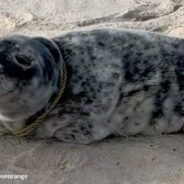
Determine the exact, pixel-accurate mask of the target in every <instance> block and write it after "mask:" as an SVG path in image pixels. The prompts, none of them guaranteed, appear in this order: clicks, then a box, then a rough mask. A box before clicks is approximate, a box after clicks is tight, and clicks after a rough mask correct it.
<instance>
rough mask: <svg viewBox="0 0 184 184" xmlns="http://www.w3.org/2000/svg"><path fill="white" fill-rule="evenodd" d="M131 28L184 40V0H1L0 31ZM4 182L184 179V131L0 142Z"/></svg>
mask: <svg viewBox="0 0 184 184" xmlns="http://www.w3.org/2000/svg"><path fill="white" fill-rule="evenodd" d="M94 28H99V29H101V28H120V29H122V28H131V29H141V30H151V31H156V32H163V33H165V34H167V35H171V36H177V37H184V0H152V1H151V0H0V36H4V35H7V34H15V33H16V34H17V33H18V34H25V35H29V36H46V37H49V38H50V37H54V36H56V35H57V36H58V35H60V34H62V33H64V32H68V31H72V30H86V29H94ZM2 174H18V175H24V174H27V175H28V179H25V180H20V179H16V180H15V179H6V180H3V179H0V183H2V184H4V183H7V184H9V183H10V184H11V183H12V184H18V183H26V184H36V183H39V184H52V183H53V184H184V135H177V134H175V135H168V136H161V137H151V138H150V137H129V138H114V139H113V140H112V139H108V140H104V141H102V142H100V143H98V144H94V145H88V146H84V145H73V144H64V143H61V142H56V141H54V140H29V141H28V140H24V139H20V140H17V139H15V138H3V139H0V175H2Z"/></svg>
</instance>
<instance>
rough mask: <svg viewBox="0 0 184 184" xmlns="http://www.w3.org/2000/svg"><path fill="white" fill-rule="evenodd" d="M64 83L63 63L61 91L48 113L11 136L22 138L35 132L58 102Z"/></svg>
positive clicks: (65, 72)
mask: <svg viewBox="0 0 184 184" xmlns="http://www.w3.org/2000/svg"><path fill="white" fill-rule="evenodd" d="M66 82H67V69H66V65H65V63H63V77H62V80H61V82H60V86H61V89H60V91H59V93H58V95H57V97H56V98H55V100H54V102H53V103H52V104H51V106H50V107H49V109H48V111H47V112H46V113H45V114H43V115H42V116H41V117H39V118H38V119H36V120H35V121H34V122H33V123H31V124H30V125H28V126H26V127H24V128H22V129H20V130H17V131H14V132H13V133H12V134H13V135H15V136H17V137H24V136H27V135H29V134H30V133H31V132H32V131H33V130H35V129H36V128H37V127H38V126H39V125H40V124H41V123H42V122H43V121H44V120H45V119H46V118H47V117H48V116H49V113H50V112H51V111H52V110H53V109H54V107H55V106H56V104H57V103H58V102H59V100H60V98H61V96H62V94H63V93H64V90H65V87H66Z"/></svg>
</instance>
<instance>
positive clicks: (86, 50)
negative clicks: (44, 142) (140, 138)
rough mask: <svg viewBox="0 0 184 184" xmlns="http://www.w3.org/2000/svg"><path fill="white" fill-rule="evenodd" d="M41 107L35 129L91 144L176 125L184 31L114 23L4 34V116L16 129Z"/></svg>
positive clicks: (0, 94)
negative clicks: (42, 33) (52, 32)
mask: <svg viewBox="0 0 184 184" xmlns="http://www.w3.org/2000/svg"><path fill="white" fill-rule="evenodd" d="M64 67H66V71H67V81H66V80H63V78H64V74H66V73H64ZM66 71H65V72H66ZM63 81H65V84H64V82H63ZM61 88H62V89H64V91H63V92H62V95H61V96H60V98H57V97H58V93H59V92H60V90H61ZM56 98H57V99H58V100H57V101H56V102H57V103H55V102H54V105H55V107H54V109H52V111H50V110H49V107H50V106H52V104H53V101H54V100H55V99H56ZM48 111H49V114H48ZM45 113H47V117H46V118H44V121H43V122H42V123H40V124H39V126H38V127H36V128H35V129H34V131H33V132H31V135H32V136H35V137H40V138H47V137H54V138H57V139H58V140H61V141H63V142H72V143H80V144H89V143H93V142H96V141H100V140H102V139H104V138H105V137H107V136H109V135H122V136H127V135H137V134H142V135H158V134H163V133H172V132H178V131H181V130H182V129H183V125H184V119H183V117H184V116H183V115H184V39H179V38H172V37H168V36H165V35H162V34H158V33H153V32H147V31H138V30H112V29H105V30H92V31H81V32H80V31H79V32H71V33H67V34H64V35H61V36H59V37H55V38H52V39H46V38H42V37H26V36H22V35H13V36H7V37H5V38H3V39H1V40H0V121H1V123H2V124H3V125H4V126H5V127H6V128H7V129H8V130H9V131H10V132H12V133H14V132H16V131H20V130H22V129H24V128H26V127H29V126H31V124H32V123H33V122H35V121H36V120H37V119H38V118H39V117H40V116H42V115H43V114H45Z"/></svg>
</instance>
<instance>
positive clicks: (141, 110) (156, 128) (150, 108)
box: [111, 90, 184, 135]
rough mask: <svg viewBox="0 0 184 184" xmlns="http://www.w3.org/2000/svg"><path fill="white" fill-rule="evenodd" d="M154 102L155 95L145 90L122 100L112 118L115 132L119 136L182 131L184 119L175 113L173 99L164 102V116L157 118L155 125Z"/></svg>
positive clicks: (130, 94) (132, 93)
mask: <svg viewBox="0 0 184 184" xmlns="http://www.w3.org/2000/svg"><path fill="white" fill-rule="evenodd" d="M134 93H135V94H134ZM154 101H155V96H154V94H153V93H151V92H149V91H144V90H140V91H139V90H137V91H136V90H134V91H132V92H131V93H129V95H127V96H124V97H122V98H120V101H119V103H118V104H117V107H116V109H115V111H114V113H113V116H112V118H111V123H112V125H114V132H115V133H116V134H119V135H136V134H142V135H156V134H161V133H172V132H177V131H180V130H181V129H182V127H183V125H184V118H183V117H181V116H179V115H178V114H176V112H174V111H173V109H172V105H171V104H172V99H167V100H166V101H165V102H164V106H163V108H164V109H163V111H164V113H163V115H162V116H160V117H159V118H155V119H154V123H153V114H154V112H155V109H154V108H155V106H154ZM111 129H113V127H111Z"/></svg>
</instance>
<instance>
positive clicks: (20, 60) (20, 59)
mask: <svg viewBox="0 0 184 184" xmlns="http://www.w3.org/2000/svg"><path fill="white" fill-rule="evenodd" d="M15 59H16V62H17V63H18V64H20V65H22V66H26V67H29V66H31V61H30V60H29V59H28V58H26V57H25V56H22V55H15Z"/></svg>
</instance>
